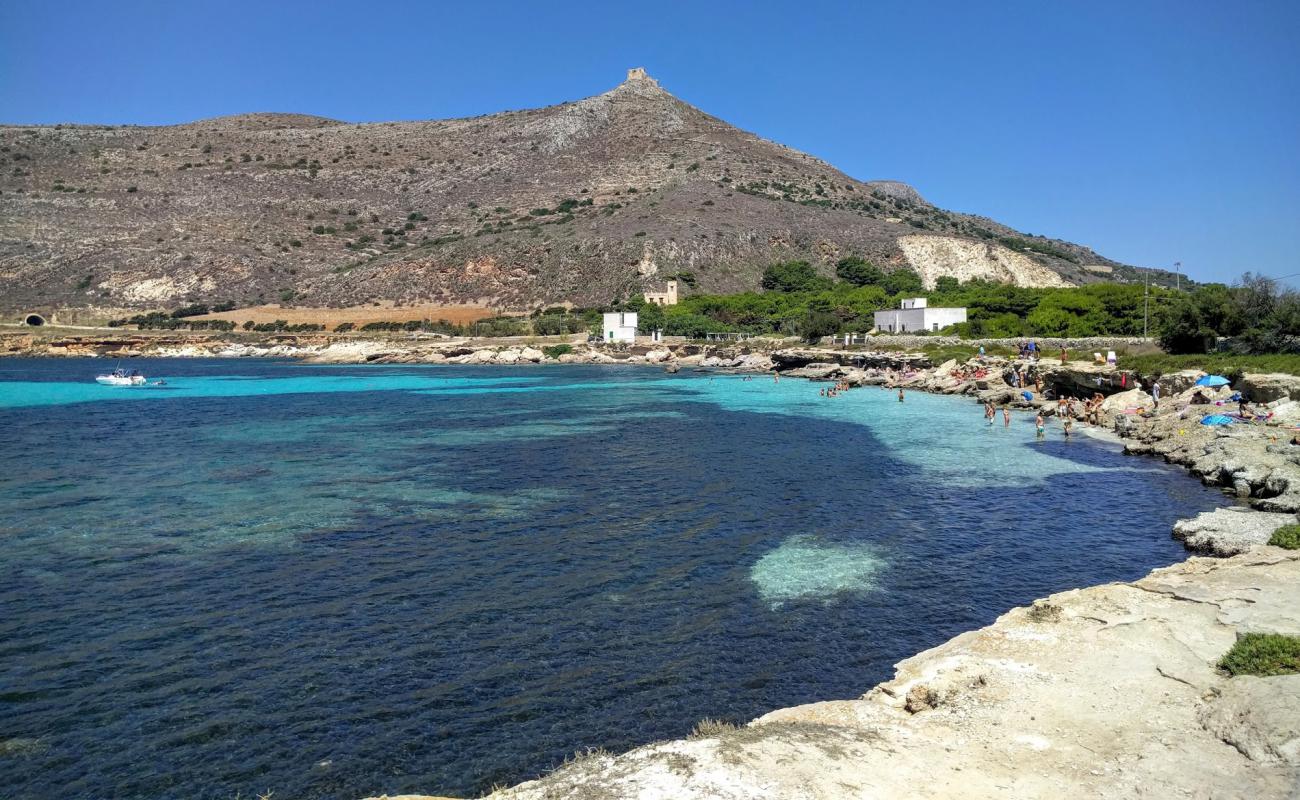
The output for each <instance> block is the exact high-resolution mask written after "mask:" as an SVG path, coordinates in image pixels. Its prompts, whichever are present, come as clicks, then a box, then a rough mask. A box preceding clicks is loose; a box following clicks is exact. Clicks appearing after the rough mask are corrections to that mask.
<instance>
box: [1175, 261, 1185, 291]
mask: <svg viewBox="0 0 1300 800" xmlns="http://www.w3.org/2000/svg"><path fill="white" fill-rule="evenodd" d="M1174 288H1175V289H1177V290H1179V291H1181V290H1182V288H1183V262H1181V261H1175V262H1174Z"/></svg>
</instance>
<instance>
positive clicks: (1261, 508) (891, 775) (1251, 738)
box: [0, 336, 1300, 800]
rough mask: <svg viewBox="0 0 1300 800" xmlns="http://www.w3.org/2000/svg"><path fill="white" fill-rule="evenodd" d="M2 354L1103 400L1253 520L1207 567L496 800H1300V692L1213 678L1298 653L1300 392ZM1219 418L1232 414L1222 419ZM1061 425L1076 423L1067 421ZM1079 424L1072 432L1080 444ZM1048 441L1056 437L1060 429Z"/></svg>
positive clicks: (1209, 543)
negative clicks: (790, 381) (812, 384)
mask: <svg viewBox="0 0 1300 800" xmlns="http://www.w3.org/2000/svg"><path fill="white" fill-rule="evenodd" d="M14 339H15V337H12V336H6V337H0V355H17V356H23V355H26V356H78V355H95V356H104V357H128V356H136V355H140V356H155V357H249V356H256V357H281V358H298V359H302V360H303V361H304V362H307V363H318V364H344V363H348V364H354V363H375V364H391V363H425V364H502V365H505V364H539V365H540V364H546V363H565V364H568V363H592V364H617V363H623V364H642V365H653V366H656V367H659V368H662V369H665V370H667V371H669V372H675V371H678V370H680V369H720V370H732V371H743V372H776V373H778V374H780V375H783V376H789V377H802V378H807V379H810V380H824V381H834V382H840V383H844V384H847V385H849V386H865V385H889V386H901V387H904V388H905V389H906V390H911V391H925V392H935V393H943V394H953V395H964V396H968V397H970V398H971V399H972V400H975V401H979V402H981V403H987V402H991V403H993V404H995V405H996V406H1001V407H1015V408H1020V409H1025V410H1034V411H1037V412H1038V413H1041V414H1043V415H1044V416H1045V417H1047V418H1048V419H1049V420H1052V419H1053V418H1054V417H1056V416H1057V414H1058V406H1057V403H1056V402H1055V400H1051V399H1043V398H1042V397H1041V396H1040V394H1039V393H1038V392H1037V391H1035V390H1031V394H1030V396H1029V397H1025V396H1024V395H1023V394H1022V392H1023V391H1025V390H1024V389H1022V388H1020V387H1018V386H1014V385H1013V383H1014V382H1015V380H1016V373H1017V372H1021V373H1022V374H1023V372H1024V371H1029V372H1030V373H1032V374H1033V376H1034V377H1035V378H1037V379H1038V380H1040V381H1041V384H1042V386H1043V387H1044V388H1049V387H1050V389H1051V390H1052V391H1054V392H1061V393H1066V394H1070V395H1073V396H1076V397H1087V396H1091V394H1093V393H1094V392H1100V393H1101V394H1103V395H1105V399H1104V401H1103V402H1101V404H1100V408H1099V409H1098V412H1097V414H1098V418H1097V419H1096V420H1095V423H1096V424H1095V426H1094V429H1100V430H1106V431H1114V432H1115V433H1116V434H1117V435H1118V436H1119V437H1120V438H1121V439H1122V441H1124V449H1125V451H1126V452H1128V453H1131V454H1135V455H1149V456H1157V457H1160V458H1163V459H1164V460H1166V461H1167V462H1169V463H1172V464H1177V465H1179V466H1182V467H1184V468H1186V469H1187V470H1188V471H1190V472H1191V473H1192V474H1193V475H1195V476H1196V477H1198V478H1200V479H1201V480H1202V481H1203V482H1205V483H1207V484H1210V485H1215V486H1220V487H1223V488H1224V489H1225V491H1228V492H1230V493H1231V494H1233V495H1235V496H1236V497H1237V498H1238V500H1239V501H1240V505H1239V506H1237V507H1232V508H1227V509H1220V510H1218V511H1215V512H1210V513H1207V514H1202V515H1199V516H1198V517H1196V518H1194V519H1190V520H1183V521H1180V522H1179V523H1178V524H1177V525H1176V526H1175V528H1174V532H1173V534H1174V536H1175V537H1177V538H1179V539H1181V540H1182V541H1183V542H1184V544H1185V545H1186V546H1187V547H1188V549H1190V550H1193V551H1196V552H1202V553H1209V554H1213V555H1214V556H1219V557H1218V558H1205V557H1193V558H1190V559H1189V560H1187V561H1185V562H1183V563H1180V564H1175V565H1173V566H1170V567H1166V568H1164V569H1159V570H1155V571H1154V572H1152V573H1151V574H1150V575H1148V576H1147V577H1146V578H1143V579H1141V580H1138V581H1133V582H1131V583H1118V584H1107V585H1102V586H1095V587H1090V588H1086V589H1076V590H1072V591H1069V592H1063V593H1060V594H1057V595H1053V596H1052V597H1049V598H1047V599H1045V600H1040V601H1037V602H1036V603H1035V604H1034V605H1033V606H1032V607H1030V608H1018V609H1012V610H1011V611H1009V612H1007V613H1006V614H1004V615H1003V616H1002V617H1000V618H999V619H998V620H997V621H996V622H994V623H993V624H992V625H990V626H988V627H986V628H983V629H981V630H978V631H972V632H969V633H966V634H962V635H961V636H958V637H956V638H954V639H952V640H950V641H949V642H947V643H945V644H943V645H940V646H939V647H936V648H933V649H931V650H928V651H925V652H923V653H920V654H918V655H916V656H913V657H912V658H909V659H907V660H905V661H903V662H901V663H899V664H898V665H897V673H896V675H895V677H894V678H893V679H892V680H890V681H886V682H884V683H882V684H880V685H878V686H876V687H875V688H873V689H871V690H870V691H869V692H868V693H867V694H865V695H863V696H862V697H861V698H858V699H855V700H833V701H827V702H823V703H814V704H811V705H807V706H800V707H796V708H789V709H781V710H778V711H773V712H772V713H770V714H767V715H765V716H763V717H761V718H760V719H758V720H755V721H754V722H752V723H750V724H749V725H747V726H744V727H741V728H732V727H730V726H726V725H715V726H702V727H701V729H700V730H698V731H697V734H696V735H693V736H692V737H690V738H688V739H685V740H678V741H673V742H665V743H659V744H653V745H648V746H645V747H641V748H638V749H636V750H633V751H631V752H629V753H626V754H623V755H620V756H611V755H608V754H604V753H599V754H590V755H588V756H586V757H582V758H578V759H576V760H575V761H573V762H572V763H570V764H568V765H566V766H565V767H563V768H561V769H560V770H557V771H556V772H555V773H553V774H551V775H548V776H546V777H545V778H542V779H539V780H536V781H530V782H527V783H524V784H521V785H519V786H516V787H513V788H510V789H504V790H502V791H500V792H497V793H495V794H493V795H492V796H493V797H499V798H521V799H525V800H541V798H548V799H549V798H575V799H585V798H623V797H637V798H667V797H672V798H679V797H681V798H686V797H695V798H784V797H796V796H797V797H807V798H828V799H829V798H841V797H861V798H876V797H880V798H893V797H972V798H973V797H1002V796H1016V797H1033V798H1039V797H1041V798H1049V797H1051V798H1055V797H1062V796H1077V797H1133V796H1149V797H1196V798H1201V797H1203V798H1211V797H1213V798H1233V797H1240V798H1273V797H1276V798H1284V797H1290V798H1296V797H1300V675H1287V676H1277V677H1269V678H1252V677H1234V678H1229V677H1227V676H1226V675H1224V674H1223V673H1221V672H1220V671H1218V670H1217V669H1216V664H1217V662H1218V659H1219V658H1221V657H1222V655H1223V654H1224V653H1225V652H1226V651H1227V650H1228V648H1229V647H1230V646H1231V645H1232V643H1233V641H1235V639H1236V637H1237V636H1239V635H1241V634H1243V633H1250V632H1265V633H1283V634H1287V635H1293V636H1300V612H1297V609H1300V553H1298V552H1296V551H1287V550H1282V549H1280V548H1277V547H1272V546H1269V545H1267V544H1266V542H1267V540H1268V537H1269V535H1270V534H1271V532H1272V531H1273V530H1275V529H1276V528H1277V527H1279V526H1281V525H1283V524H1289V523H1294V522H1296V521H1297V519H1300V518H1298V517H1297V512H1300V445H1292V444H1290V441H1291V439H1292V436H1293V434H1294V432H1293V430H1292V428H1293V427H1294V426H1297V425H1300V378H1297V377H1294V376H1289V375H1245V376H1242V377H1241V378H1240V379H1239V380H1238V381H1237V382H1236V388H1237V389H1241V390H1244V391H1246V392H1247V393H1248V394H1249V396H1250V397H1251V398H1252V399H1254V400H1255V401H1256V402H1258V403H1260V404H1263V405H1262V406H1261V407H1260V408H1258V410H1259V411H1260V413H1267V414H1269V415H1270V417H1269V420H1268V421H1269V423H1272V424H1270V425H1264V424H1252V423H1248V422H1239V423H1237V424H1232V425H1228V426H1225V427H1210V426H1206V425H1201V424H1199V422H1200V416H1201V414H1202V413H1206V412H1211V411H1216V412H1220V413H1226V412H1227V411H1231V410H1235V404H1234V405H1233V406H1228V405H1226V403H1227V398H1228V397H1229V396H1230V394H1231V391H1232V390H1227V389H1219V390H1203V395H1204V396H1206V397H1207V399H1209V400H1210V404H1209V405H1193V404H1192V401H1191V399H1192V395H1193V392H1194V391H1195V389H1194V388H1193V384H1194V383H1195V380H1196V379H1197V377H1199V375H1200V373H1195V372H1180V373H1174V374H1171V375H1165V376H1161V384H1162V387H1163V388H1164V396H1163V398H1162V402H1161V403H1160V407H1159V409H1156V408H1154V403H1153V401H1152V398H1151V396H1150V395H1149V394H1147V392H1146V391H1144V390H1143V389H1142V388H1136V387H1138V386H1147V385H1149V377H1150V376H1143V375H1138V374H1135V373H1133V372H1131V371H1125V370H1123V369H1122V368H1117V367H1114V366H1108V365H1104V364H1103V365H1097V364H1092V363H1088V362H1079V361H1072V362H1069V363H1064V364H1062V363H1059V361H1057V360H1055V359H1052V360H1043V361H1038V362H1032V363H1031V362H1024V361H1015V360H1009V359H1005V358H999V357H989V358H981V359H972V360H971V361H970V362H967V363H965V364H958V363H957V362H955V361H949V362H946V363H944V364H939V365H935V364H933V363H932V362H931V360H930V358H929V357H928V356H926V355H925V354H923V353H898V352H870V351H863V350H853V349H842V350H836V349H824V348H809V347H786V348H781V347H776V348H773V349H770V350H761V349H758V348H757V347H752V346H745V345H743V344H742V345H725V346H716V345H700V344H685V345H668V346H664V345H654V346H646V347H629V348H618V349H611V348H605V347H602V346H597V347H588V346H587V345H585V344H577V343H575V344H573V345H571V350H570V351H569V352H556V351H554V350H552V351H551V353H552V354H553V355H548V354H547V352H546V351H544V350H543V349H541V348H539V347H536V346H533V345H532V344H516V343H496V344H492V345H485V344H483V343H480V342H473V341H437V340H435V341H429V340H410V341H395V340H376V339H362V340H355V339H339V338H337V337H324V336H322V337H300V336H286V337H265V338H264V339H263V340H260V341H253V342H247V341H229V340H223V339H219V338H209V337H188V336H150V337H144V336H141V337H73V338H64V339H55V340H49V341H42V340H40V339H36V338H32V337H28V341H23V342H17V341H15V340H14ZM1218 402H1222V403H1225V405H1223V406H1218V405H1215V403H1218ZM1062 410H1063V409H1062ZM1081 417H1082V415H1081V414H1080V413H1078V412H1077V411H1076V413H1075V419H1076V420H1077V422H1076V424H1077V425H1080V426H1082V424H1083V423H1082V419H1081ZM1049 435H1053V436H1059V435H1062V430H1061V428H1060V427H1058V426H1055V425H1054V424H1053V423H1050V422H1049Z"/></svg>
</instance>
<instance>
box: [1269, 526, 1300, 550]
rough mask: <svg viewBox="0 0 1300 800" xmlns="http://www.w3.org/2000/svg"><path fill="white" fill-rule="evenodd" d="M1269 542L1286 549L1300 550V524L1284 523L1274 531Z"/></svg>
mask: <svg viewBox="0 0 1300 800" xmlns="http://www.w3.org/2000/svg"><path fill="white" fill-rule="evenodd" d="M1268 543H1269V544H1271V545H1273V546H1274V547H1281V548H1284V549H1286V550H1300V525H1283V526H1282V527H1280V528H1278V529H1277V530H1275V531H1273V535H1272V536H1270V537H1268Z"/></svg>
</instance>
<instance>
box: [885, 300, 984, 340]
mask: <svg viewBox="0 0 1300 800" xmlns="http://www.w3.org/2000/svg"><path fill="white" fill-rule="evenodd" d="M875 316H876V330H878V331H881V332H885V333H921V332H922V331H929V332H931V333H933V332H935V331H938V330H941V329H943V328H946V327H948V326H949V325H956V324H957V323H958V322H965V321H966V309H964V308H928V307H926V305H925V298H924V297H909V298H908V299H906V300H904V301H903V302H902V304H901V306H900V307H899V308H892V309H889V310H888V311H877V312H876V315H875Z"/></svg>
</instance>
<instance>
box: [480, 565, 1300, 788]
mask: <svg viewBox="0 0 1300 800" xmlns="http://www.w3.org/2000/svg"><path fill="white" fill-rule="evenodd" d="M1297 608H1300V554H1298V553H1293V552H1288V551H1284V550H1279V549H1277V548H1271V547H1265V548H1261V549H1258V550H1255V551H1253V552H1251V553H1247V554H1244V555H1240V556H1236V557H1234V558H1231V559H1226V560H1217V559H1208V558H1193V559H1191V560H1189V561H1187V562H1185V563H1182V564H1177V565H1175V566H1172V567H1168V568H1165V569H1160V570H1156V571H1155V572H1153V573H1151V574H1150V575H1149V576H1148V577H1146V578H1144V579H1142V580H1139V581H1135V582H1133V583H1127V584H1125V583H1119V584H1107V585H1104V586H1096V587H1092V588H1089V589H1080V590H1074V591H1069V592H1063V593H1061V594H1057V595H1053V596H1052V597H1050V598H1047V599H1046V600H1045V601H1043V602H1040V603H1038V604H1036V605H1035V606H1034V607H1033V608H1017V609H1014V610H1012V611H1010V612H1008V613H1007V614H1005V615H1003V616H1002V617H1000V618H999V619H998V620H997V622H995V623H994V624H993V625H990V626H989V627H987V628H984V629H982V630H978V631H973V632H970V633H966V634H963V635H961V636H958V637H957V638H955V639H952V640H951V641H949V642H947V643H946V644H943V645H941V646H939V647H936V648H934V649H932V650H928V651H926V652H923V653H921V654H919V655H917V656H914V657H912V658H909V659H907V660H906V661H903V662H901V663H900V664H899V665H898V671H897V674H896V676H895V677H894V679H893V680H891V681H888V682H886V683H883V684H880V685H879V686H877V687H876V688H874V689H872V690H871V691H870V692H868V693H867V694H866V695H864V696H863V697H861V698H858V699H854V700H836V701H829V702H823V703H814V704H811V705H806V706H799V707H796V708H788V709H782V710H780V711H775V712H772V713H771V714H768V715H766V716H764V717H761V718H760V719H758V720H756V721H754V722H753V723H751V724H750V725H749V726H747V727H745V728H742V729H739V730H736V731H731V732H721V733H717V734H714V735H709V736H707V737H702V738H694V739H686V740H679V741H673V742H666V743H662V744H655V745H650V746H647V747H642V748H639V749H637V750H634V751H632V752H630V753H627V754H625V755H622V756H617V757H613V756H607V755H598V756H592V757H589V758H586V759H581V760H579V761H578V762H576V763H574V764H571V765H570V766H568V767H566V768H563V769H561V770H560V771H558V772H556V773H554V774H552V775H550V776H548V777H546V778H543V779H541V780H537V781H532V782H529V783H525V784H521V785H520V786H517V787H514V788H512V789H507V790H505V791H502V792H499V793H497V794H494V795H492V796H493V797H494V798H501V799H502V800H504V799H505V798H512V799H518V800H542V799H543V798H546V800H554V799H557V798H574V799H575V800H576V799H578V798H584V799H585V798H646V799H649V798H655V799H656V800H658V799H659V798H711V799H712V798H728V799H730V798H793V797H797V798H809V799H813V798H826V799H827V800H829V799H830V798H904V797H907V798H992V797H1015V798H1053V799H1055V798H1065V797H1070V798H1101V797H1114V798H1127V797H1156V798H1165V797H1188V798H1260V799H1261V800H1262V799H1264V798H1289V797H1294V796H1296V795H1295V793H1296V792H1297V790H1298V789H1300V783H1297V781H1298V780H1300V758H1298V754H1300V734H1298V733H1297V721H1300V714H1297V713H1296V709H1298V708H1300V679H1298V678H1297V677H1295V676H1284V677H1277V678H1229V677H1226V676H1225V675H1224V674H1223V673H1221V672H1219V671H1218V670H1217V669H1216V667H1215V664H1216V663H1217V661H1218V659H1219V658H1220V657H1221V656H1222V655H1223V654H1224V652H1226V651H1227V650H1228V648H1229V647H1231V646H1232V643H1233V642H1234V641H1235V639H1236V637H1237V635H1238V634H1239V633H1242V632H1247V631H1255V630H1267V631H1272V632H1281V633H1289V634H1293V635H1295V634H1300V615H1298V614H1297V613H1296V609H1297Z"/></svg>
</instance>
